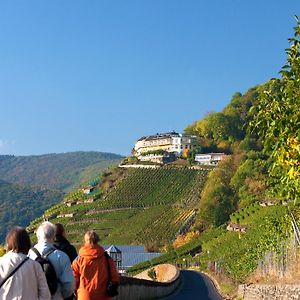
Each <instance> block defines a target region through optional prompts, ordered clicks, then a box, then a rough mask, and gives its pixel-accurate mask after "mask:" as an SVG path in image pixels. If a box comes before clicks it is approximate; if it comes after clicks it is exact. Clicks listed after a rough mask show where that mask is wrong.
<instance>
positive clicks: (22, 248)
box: [6, 226, 31, 255]
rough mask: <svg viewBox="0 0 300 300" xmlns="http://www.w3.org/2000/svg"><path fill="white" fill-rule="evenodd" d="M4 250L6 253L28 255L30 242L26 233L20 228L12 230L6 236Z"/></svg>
mask: <svg viewBox="0 0 300 300" xmlns="http://www.w3.org/2000/svg"><path fill="white" fill-rule="evenodd" d="M6 248H7V250H8V251H13V252H16V253H23V254H26V255H27V254H28V251H29V249H30V248H31V242H30V238H29V235H28V233H27V231H26V230H25V229H24V228H22V227H19V226H17V227H14V228H12V229H11V230H10V231H9V232H8V234H7V236H6Z"/></svg>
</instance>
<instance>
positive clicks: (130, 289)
mask: <svg viewBox="0 0 300 300" xmlns="http://www.w3.org/2000/svg"><path fill="white" fill-rule="evenodd" d="M180 282H181V277H180V273H178V276H177V277H176V278H174V279H173V280H172V281H171V282H155V281H150V280H145V279H137V278H132V277H121V284H120V286H119V295H118V296H117V297H115V298H113V299H114V300H150V299H151V300H152V299H158V298H161V297H166V296H168V295H170V294H172V293H173V292H174V291H175V290H176V289H177V288H178V287H179V284H180Z"/></svg>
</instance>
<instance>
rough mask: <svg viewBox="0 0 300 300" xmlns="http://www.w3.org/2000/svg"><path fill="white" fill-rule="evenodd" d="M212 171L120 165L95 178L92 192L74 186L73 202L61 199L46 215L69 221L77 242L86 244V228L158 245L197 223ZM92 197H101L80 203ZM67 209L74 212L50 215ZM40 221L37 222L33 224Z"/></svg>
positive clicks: (108, 238)
mask: <svg viewBox="0 0 300 300" xmlns="http://www.w3.org/2000/svg"><path fill="white" fill-rule="evenodd" d="M207 172H208V171H207V170H191V169H187V168H186V169H185V168H182V169H178V168H168V167H162V168H159V169H128V170H121V169H117V170H115V171H114V172H112V173H108V174H105V175H104V176H103V177H102V178H100V179H98V180H99V182H97V181H96V185H95V190H94V191H93V194H92V195H84V194H83V193H81V192H78V191H74V192H73V193H71V194H69V195H68V196H67V197H66V199H67V201H68V202H69V203H71V202H73V203H74V205H72V206H70V207H68V206H67V205H66V204H64V203H61V204H60V205H57V206H55V207H53V208H51V209H49V210H48V211H46V216H49V219H51V221H52V222H60V223H63V224H65V226H66V229H67V231H68V237H69V238H70V240H71V241H72V242H73V243H75V244H79V243H81V241H82V236H83V234H84V232H85V231H86V230H88V229H95V230H97V231H98V232H99V235H100V237H101V242H102V243H117V244H118V243H119V244H132V243H142V244H144V245H146V246H147V247H148V249H151V250H153V249H158V248H159V247H161V246H164V245H166V244H168V243H169V242H170V241H172V240H173V239H175V237H176V236H177V235H178V234H179V233H181V232H184V231H186V230H188V229H189V227H190V225H191V224H193V222H194V220H195V215H196V210H197V207H198V202H199V195H200V192H201V190H202V187H203V185H204V183H205V180H206V176H207ZM91 182H93V181H91ZM108 183H109V184H108ZM92 196H93V197H95V198H97V200H96V201H95V202H93V203H80V204H75V203H76V202H78V201H84V199H88V198H91V197H92ZM68 213H74V216H73V217H56V218H54V219H53V218H52V217H51V216H57V214H60V215H64V214H68ZM39 222H40V219H38V220H36V221H34V222H33V223H32V226H31V228H32V227H35V226H36V225H37V223H39ZM124 228H126V230H124Z"/></svg>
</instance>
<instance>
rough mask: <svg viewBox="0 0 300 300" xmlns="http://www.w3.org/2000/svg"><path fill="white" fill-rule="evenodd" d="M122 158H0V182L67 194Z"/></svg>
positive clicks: (88, 154)
mask: <svg viewBox="0 0 300 300" xmlns="http://www.w3.org/2000/svg"><path fill="white" fill-rule="evenodd" d="M122 158H123V157H122V156H121V155H117V154H113V153H105V152H95V151H89V152H84V151H78V152H67V153H60V154H55V153H54V154H45V155H34V156H13V155H0V178H1V179H2V180H5V181H7V182H10V183H14V184H20V185H23V186H39V187H45V188H49V189H54V190H62V191H68V190H70V189H72V188H74V187H76V186H77V185H78V184H80V183H82V182H83V181H85V180H88V179H89V178H91V177H94V176H97V175H98V174H99V173H101V172H102V171H103V170H104V169H106V168H107V167H108V166H110V165H114V164H118V163H119V162H120V161H121V159H122Z"/></svg>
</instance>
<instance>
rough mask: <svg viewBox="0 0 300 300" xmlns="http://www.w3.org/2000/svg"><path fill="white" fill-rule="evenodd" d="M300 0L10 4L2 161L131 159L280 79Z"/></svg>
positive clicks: (4, 48) (0, 58) (0, 5)
mask: <svg viewBox="0 0 300 300" xmlns="http://www.w3.org/2000/svg"><path fill="white" fill-rule="evenodd" d="M295 14H297V15H300V1H299V0H289V1H286V0H276V1H274V0H209V1H208V0H207V1H204V0H185V1H183V0H135V1H132V0H126V1H124V0H119V1H117V0H115V1H111V0H106V1H101V0H82V1H79V0H51V1H40V0H36V1H33V0H26V1H24V0H13V1H10V0H7V1H1V2H0V105H1V106H0V153H1V154H16V155H30V154H43V153H52V152H56V153H58V152H67V151H76V150H97V151H108V152H114V153H120V154H128V153H129V152H130V150H131V148H132V146H133V143H134V142H135V140H136V139H137V138H139V137H140V136H141V135H147V134H152V133H156V132H164V131H168V130H173V129H174V130H177V131H182V130H183V129H184V128H185V127H186V126H187V125H188V124H190V123H191V122H193V121H195V120H197V119H200V118H202V117H203V116H204V115H205V114H206V113H207V112H209V111H219V110H221V109H222V108H223V107H224V106H226V105H227V103H228V102H229V101H230V98H231V96H232V95H233V94H234V93H235V92H237V91H240V92H245V91H246V90H247V89H248V88H250V87H252V86H254V85H256V84H260V83H263V82H265V81H267V80H268V79H270V78H272V77H278V71H279V70H280V68H281V66H282V65H283V64H284V62H285V52H284V49H285V48H287V47H288V42H287V39H288V37H290V36H291V35H292V33H293V29H292V27H293V26H294V25H295V22H294V17H293V16H294V15H295Z"/></svg>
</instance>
